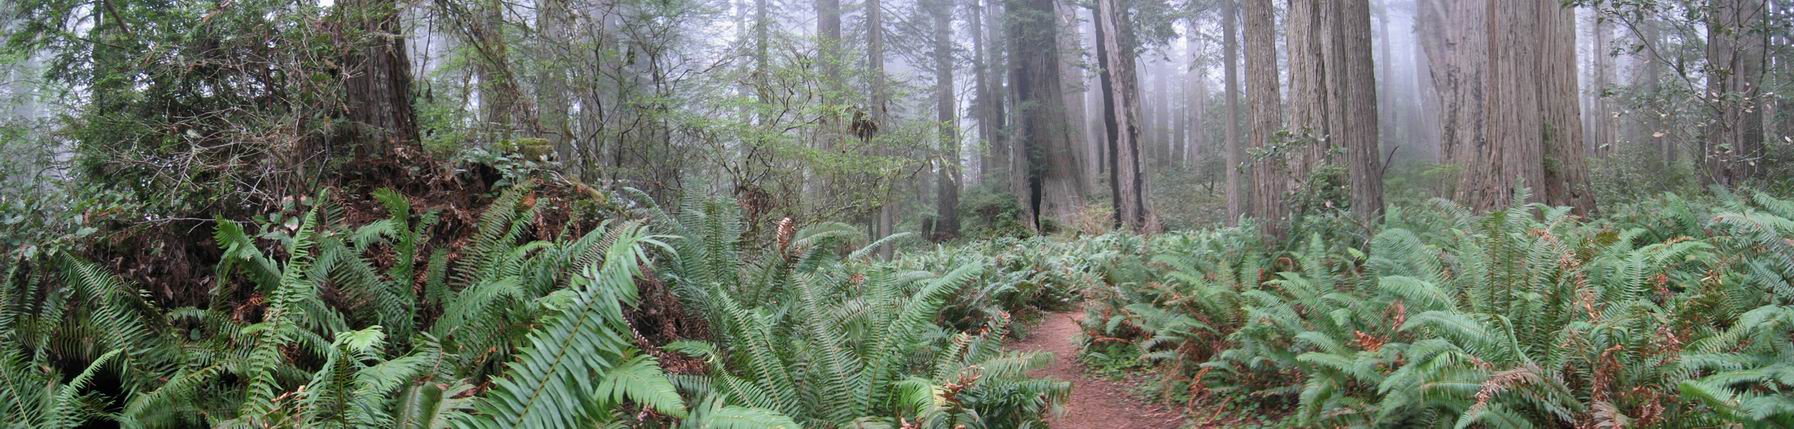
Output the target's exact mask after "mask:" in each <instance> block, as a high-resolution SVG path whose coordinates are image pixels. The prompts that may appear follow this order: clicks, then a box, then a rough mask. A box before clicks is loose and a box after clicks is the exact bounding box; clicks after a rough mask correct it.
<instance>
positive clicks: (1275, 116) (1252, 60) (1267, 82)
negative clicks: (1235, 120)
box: [1242, 0, 1288, 237]
mask: <svg viewBox="0 0 1794 429" xmlns="http://www.w3.org/2000/svg"><path fill="white" fill-rule="evenodd" d="M1242 3H1244V6H1245V18H1246V29H1245V30H1246V31H1245V37H1244V39H1245V42H1246V96H1247V97H1249V100H1250V101H1251V103H1250V104H1251V105H1252V116H1251V118H1252V125H1251V127H1249V129H1250V130H1251V143H1250V147H1251V148H1253V149H1257V150H1269V149H1270V148H1271V145H1273V144H1275V143H1276V142H1275V141H1274V140H1275V139H1276V137H1275V136H1276V134H1277V130H1279V129H1281V128H1282V127H1283V112H1282V107H1281V104H1282V103H1281V102H1280V101H1279V98H1281V97H1279V96H1278V95H1277V92H1278V89H1277V42H1276V40H1275V39H1276V37H1277V27H1276V21H1275V19H1273V17H1272V8H1271V1H1270V0H1242ZM1251 166H1252V187H1253V193H1252V208H1251V213H1252V217H1254V218H1257V219H1258V220H1259V221H1260V222H1263V223H1264V231H1265V233H1266V234H1268V235H1270V236H1272V237H1282V236H1283V227H1282V226H1281V225H1282V223H1283V222H1284V221H1286V220H1287V219H1285V217H1286V216H1287V211H1286V210H1285V208H1284V207H1283V201H1284V189H1285V186H1287V185H1286V183H1285V181H1286V180H1287V177H1288V173H1287V171H1288V170H1287V167H1286V166H1285V165H1283V163H1282V162H1279V161H1276V160H1271V159H1264V160H1254V161H1251Z"/></svg>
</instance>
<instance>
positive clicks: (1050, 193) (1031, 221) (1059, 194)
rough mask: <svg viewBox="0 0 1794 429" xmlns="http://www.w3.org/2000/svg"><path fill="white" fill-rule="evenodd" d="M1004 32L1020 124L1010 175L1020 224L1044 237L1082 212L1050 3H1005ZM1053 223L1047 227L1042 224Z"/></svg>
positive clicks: (1029, 0) (1018, 0) (1013, 0)
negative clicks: (1018, 181) (1015, 182)
mask: <svg viewBox="0 0 1794 429" xmlns="http://www.w3.org/2000/svg"><path fill="white" fill-rule="evenodd" d="M1007 1H1008V7H1007V8H1008V17H1009V23H1008V31H1009V35H1010V37H1009V38H1010V44H1011V45H1013V46H1014V53H1015V54H1014V56H1013V57H1012V60H1013V62H1014V63H1015V67H1012V68H1011V69H1012V70H1013V74H1014V76H1015V79H1014V84H1015V93H1016V100H1017V103H1016V106H1017V107H1018V108H1019V109H1020V111H1019V112H1018V115H1017V117H1019V118H1020V119H1021V126H1020V127H1019V130H1018V131H1019V133H1018V134H1019V136H1017V137H1018V138H1017V139H1016V142H1017V146H1020V147H1022V148H1023V149H1024V150H1023V151H1022V154H1023V156H1020V157H1017V158H1019V161H1018V162H1017V163H1016V164H1017V166H1018V167H1019V168H1017V169H1016V170H1015V171H1016V172H1017V174H1016V175H1017V176H1021V177H1022V178H1023V179H1024V180H1023V182H1024V183H1023V188H1022V189H1023V190H1024V192H1022V193H1020V195H1019V196H1020V198H1021V200H1022V202H1023V203H1024V204H1023V205H1022V207H1023V210H1024V212H1025V213H1024V216H1025V217H1024V222H1026V224H1027V225H1028V226H1029V227H1030V228H1033V229H1034V230H1036V231H1040V232H1049V231H1051V230H1053V229H1055V228H1064V227H1067V226H1070V225H1073V224H1075V223H1076V221H1077V218H1078V216H1079V213H1080V212H1081V211H1082V210H1083V207H1084V198H1083V194H1082V193H1080V192H1079V190H1081V189H1085V188H1084V186H1085V185H1084V175H1083V168H1082V166H1079V165H1078V164H1077V151H1078V150H1079V149H1078V148H1077V147H1076V146H1075V145H1074V144H1073V143H1072V140H1071V130H1070V129H1069V127H1068V126H1067V122H1068V121H1069V118H1068V117H1067V116H1066V114H1065V95H1064V88H1065V86H1064V85H1063V84H1062V83H1061V82H1060V76H1059V64H1058V61H1059V58H1060V57H1059V44H1058V43H1057V40H1058V38H1057V37H1056V36H1055V33H1058V29H1059V26H1057V25H1053V23H1054V22H1055V21H1056V18H1055V17H1056V15H1055V14H1054V11H1053V0H1007ZM1047 222H1052V223H1050V224H1049V223H1047Z"/></svg>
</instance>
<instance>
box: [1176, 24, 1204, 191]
mask: <svg viewBox="0 0 1794 429" xmlns="http://www.w3.org/2000/svg"><path fill="white" fill-rule="evenodd" d="M1192 27H1193V26H1192ZM1188 39H1189V41H1190V55H1189V65H1188V66H1187V69H1188V70H1189V71H1188V72H1186V73H1187V75H1188V76H1186V79H1185V80H1184V82H1186V83H1185V92H1186V94H1185V97H1184V100H1185V101H1184V102H1185V103H1186V104H1187V105H1186V106H1185V109H1184V111H1183V112H1181V114H1179V115H1178V117H1179V118H1181V119H1182V120H1183V124H1182V125H1179V126H1178V127H1177V128H1178V132H1177V134H1178V140H1179V141H1180V142H1181V143H1180V144H1181V145H1182V147H1183V149H1182V150H1181V151H1180V152H1181V155H1182V156H1181V157H1179V158H1178V160H1179V162H1181V163H1182V164H1183V165H1184V166H1185V167H1188V166H1190V165H1192V164H1194V163H1195V162H1196V154H1198V153H1201V151H1202V147H1203V146H1204V145H1205V143H1204V142H1203V139H1202V137H1203V134H1202V121H1204V120H1205V118H1204V117H1203V116H1204V115H1205V113H1206V112H1207V111H1208V67H1206V66H1205V65H1204V64H1203V63H1202V55H1201V53H1202V34H1201V33H1200V32H1198V31H1195V29H1191V30H1190V34H1189V36H1188Z"/></svg>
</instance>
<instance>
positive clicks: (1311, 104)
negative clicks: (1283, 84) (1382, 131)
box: [1285, 0, 1383, 220]
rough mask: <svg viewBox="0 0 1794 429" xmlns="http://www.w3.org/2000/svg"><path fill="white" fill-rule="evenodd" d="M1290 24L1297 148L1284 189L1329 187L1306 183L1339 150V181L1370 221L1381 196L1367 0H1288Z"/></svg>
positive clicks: (1378, 208) (1378, 209) (1292, 112)
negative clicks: (1341, 174)
mask: <svg viewBox="0 0 1794 429" xmlns="http://www.w3.org/2000/svg"><path fill="white" fill-rule="evenodd" d="M1289 20H1290V21H1288V26H1287V30H1286V31H1288V32H1287V33H1286V34H1287V35H1288V36H1289V41H1288V43H1287V45H1288V46H1289V50H1290V54H1289V62H1290V127H1291V128H1292V129H1295V130H1297V133H1298V136H1299V137H1298V138H1299V139H1300V141H1301V146H1300V148H1299V149H1296V150H1295V153H1292V154H1289V156H1290V159H1288V160H1287V161H1288V162H1289V165H1290V170H1289V171H1290V179H1293V184H1292V186H1291V187H1289V188H1288V189H1287V190H1286V191H1285V192H1298V191H1304V190H1307V191H1314V189H1310V188H1314V187H1316V186H1330V185H1329V184H1325V183H1308V181H1309V180H1312V179H1318V178H1319V177H1318V176H1317V174H1318V172H1317V171H1316V169H1317V168H1319V167H1320V166H1322V165H1325V164H1332V163H1334V162H1336V161H1335V160H1332V159H1331V158H1332V156H1331V155H1330V154H1332V153H1334V152H1335V150H1334V149H1335V148H1337V149H1342V150H1343V153H1344V154H1345V157H1344V159H1343V161H1344V162H1345V167H1346V168H1345V173H1346V174H1345V176H1346V177H1342V178H1339V180H1345V181H1346V184H1349V185H1350V186H1349V188H1350V195H1349V198H1350V202H1351V207H1352V209H1353V210H1354V211H1355V212H1356V213H1358V215H1359V216H1360V217H1361V218H1362V219H1365V220H1370V219H1373V218H1374V217H1375V216H1376V215H1377V214H1378V213H1380V212H1381V211H1382V205H1383V198H1382V183H1381V177H1380V174H1381V172H1382V168H1381V167H1380V164H1381V161H1382V160H1381V159H1380V156H1379V155H1381V154H1380V153H1379V151H1378V150H1377V96H1376V76H1375V65H1374V60H1373V59H1372V57H1371V55H1372V51H1371V46H1370V45H1371V42H1370V37H1371V34H1370V3H1369V0H1340V1H1321V0H1291V1H1290V8H1289ZM1328 203H1333V202H1331V201H1329V202H1328ZM1341 203H1343V202H1341ZM1297 209H1303V208H1297Z"/></svg>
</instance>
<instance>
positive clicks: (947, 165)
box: [874, 0, 961, 241]
mask: <svg viewBox="0 0 1794 429" xmlns="http://www.w3.org/2000/svg"><path fill="white" fill-rule="evenodd" d="M874 1H876V0H874ZM930 3H933V4H932V5H931V6H930V7H929V9H931V10H930V12H931V13H930V15H932V16H933V18H934V97H935V120H937V121H940V124H939V126H940V151H941V156H940V159H941V166H940V172H941V174H940V178H939V180H936V181H935V185H936V186H937V188H936V192H935V201H934V205H935V208H936V211H935V222H934V237H933V238H934V240H935V241H945V240H949V239H952V238H954V237H956V236H958V235H959V185H960V177H961V175H960V171H959V123H958V120H959V115H958V114H957V110H956V109H955V108H954V106H953V101H954V100H953V15H952V12H953V4H952V1H951V0H932V1H930Z"/></svg>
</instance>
